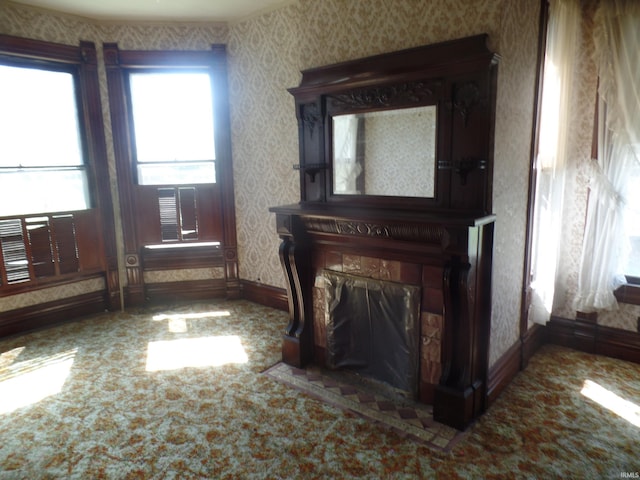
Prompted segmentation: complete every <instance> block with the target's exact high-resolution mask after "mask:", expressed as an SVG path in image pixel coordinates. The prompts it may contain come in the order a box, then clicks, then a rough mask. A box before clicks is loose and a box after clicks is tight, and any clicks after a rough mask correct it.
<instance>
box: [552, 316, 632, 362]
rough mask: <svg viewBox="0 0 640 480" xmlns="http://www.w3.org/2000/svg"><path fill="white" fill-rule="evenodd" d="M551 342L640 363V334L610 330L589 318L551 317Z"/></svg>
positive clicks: (616, 329)
mask: <svg viewBox="0 0 640 480" xmlns="http://www.w3.org/2000/svg"><path fill="white" fill-rule="evenodd" d="M546 328H547V335H548V341H549V343H553V344H556V345H562V346H565V347H569V348H573V349H575V350H579V351H582V352H587V353H595V354H598V355H605V356H607V357H613V358H619V359H622V360H627V361H630V362H635V363H640V333H638V332H633V331H631V330H622V329H620V328H613V327H606V326H603V325H598V324H597V323H595V322H592V321H587V320H585V319H576V320H570V319H567V318H561V317H551V320H550V321H549V323H548V324H547V327H546Z"/></svg>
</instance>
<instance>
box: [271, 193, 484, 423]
mask: <svg viewBox="0 0 640 480" xmlns="http://www.w3.org/2000/svg"><path fill="white" fill-rule="evenodd" d="M271 211H273V212H275V213H276V222H277V230H278V234H279V235H280V238H281V239H282V244H281V246H280V259H281V262H282V266H283V269H284V271H285V274H286V277H287V280H288V281H287V288H288V293H289V311H290V321H289V324H288V325H287V328H286V331H285V334H284V341H283V348H282V355H283V360H284V361H285V362H286V363H288V364H290V365H295V366H298V367H302V366H304V365H306V364H307V363H309V362H316V363H321V362H322V359H321V358H318V357H319V356H320V355H319V354H318V352H317V349H315V348H314V342H313V338H314V333H313V321H312V320H311V319H312V318H313V311H312V309H313V300H312V298H311V295H312V294H311V291H312V286H313V283H314V278H315V276H316V275H317V273H318V272H317V268H315V267H314V252H317V251H319V250H321V249H329V250H332V251H337V252H341V253H344V254H349V253H352V254H354V253H357V254H359V255H368V256H371V257H378V258H383V259H387V260H399V261H402V262H410V263H412V264H416V265H421V266H422V265H426V266H429V267H430V268H431V269H432V270H433V269H436V270H437V271H438V272H440V281H441V282H442V283H441V284H442V292H443V298H442V304H441V312H442V314H443V317H444V332H443V338H442V377H441V379H440V383H439V385H438V386H437V387H436V390H435V398H434V418H435V419H436V420H438V421H441V422H443V423H446V424H449V425H452V426H455V427H456V428H460V429H463V428H465V427H466V426H467V425H468V424H469V423H470V422H471V421H472V420H473V419H474V418H476V417H477V416H478V415H479V414H480V413H482V412H483V411H484V409H485V400H484V398H485V393H486V379H487V368H488V346H489V334H490V315H491V312H490V294H491V292H490V284H491V281H490V279H491V252H492V239H493V222H494V217H493V216H491V215H489V216H483V217H478V218H475V217H468V216H463V215H457V216H456V215H447V216H441V215H433V214H418V215H416V214H415V213H411V214H407V213H406V212H401V211H394V210H370V209H369V210H367V209H357V208H354V209H345V208H344V207H342V208H335V207H333V206H331V205H323V206H314V207H305V206H303V205H290V206H282V207H275V208H272V209H271ZM426 308H427V306H426V305H423V306H422V310H424V309H426ZM430 308H432V309H433V307H430ZM419 390H420V391H422V388H420V389H419Z"/></svg>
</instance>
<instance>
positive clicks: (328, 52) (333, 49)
mask: <svg viewBox="0 0 640 480" xmlns="http://www.w3.org/2000/svg"><path fill="white" fill-rule="evenodd" d="M538 6H539V2H538V1H537V0H526V1H523V0H502V1H495V0H484V1H478V0H433V1H417V0H323V1H321V2H318V1H314V0H300V2H299V3H298V4H294V5H290V6H288V7H285V8H283V9H280V10H277V11H274V12H271V13H269V14H268V15H265V16H262V17H259V18H256V19H251V20H249V21H246V22H240V23H238V24H235V25H233V26H231V36H230V52H231V57H232V60H231V61H232V68H231V77H232V78H231V87H232V88H231V90H232V92H231V93H232V99H231V101H232V130H233V132H234V133H233V135H234V137H233V148H234V172H235V188H236V199H237V212H238V222H239V223H238V234H239V243H240V261H241V266H240V268H241V270H240V273H241V277H242V278H247V279H250V280H255V281H262V282H264V283H267V284H269V285H275V286H278V287H284V278H283V275H282V273H281V271H280V267H279V260H278V257H277V251H278V250H277V249H278V245H279V241H278V240H277V238H276V235H275V220H274V216H273V215H272V214H269V213H268V212H267V208H268V207H269V206H273V205H279V204H284V203H292V202H296V201H297V200H298V198H299V197H298V195H299V193H298V188H299V187H298V181H299V180H298V176H297V174H296V172H294V171H293V169H292V165H294V164H296V163H298V151H297V137H296V135H297V129H296V120H295V112H294V108H293V106H294V103H293V99H292V98H291V97H290V96H288V94H286V91H285V89H286V88H288V87H294V86H297V85H298V83H299V78H300V76H299V73H298V71H299V70H301V69H305V68H310V67H314V66H320V65H325V64H329V63H335V62H340V61H345V60H351V59H354V58H360V57H364V56H367V55H374V54H378V53H384V52H390V51H394V50H398V49H403V48H409V47H414V46H419V45H425V44H429V43H434V42H439V41H445V40H451V39H455V38H460V37H464V36H468V35H475V34H479V33H488V34H489V36H490V45H491V48H493V49H494V50H496V51H497V52H499V53H500V54H501V55H502V62H501V64H500V67H499V80H498V83H499V84H498V119H497V125H496V145H495V162H496V173H495V185H494V207H495V211H496V213H497V215H498V222H497V224H496V239H495V251H496V255H495V266H494V288H493V304H494V305H493V319H492V322H493V325H492V336H491V362H492V363H493V362H494V361H495V360H496V359H497V358H499V357H500V355H501V354H502V353H504V352H505V351H506V350H507V349H508V348H509V347H510V346H511V345H513V344H514V343H515V342H516V340H517V339H518V337H519V330H518V328H519V327H518V325H519V318H520V290H521V281H522V265H523V251H524V235H525V221H526V203H527V199H526V192H527V181H528V180H527V178H528V162H529V160H528V158H529V144H530V137H531V118H532V112H533V91H534V80H535V60H536V45H537V25H538Z"/></svg>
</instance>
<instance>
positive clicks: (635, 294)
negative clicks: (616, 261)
mask: <svg viewBox="0 0 640 480" xmlns="http://www.w3.org/2000/svg"><path fill="white" fill-rule="evenodd" d="M613 294H614V295H615V296H616V299H617V300H618V301H619V302H620V303H629V304H631V305H640V285H633V284H630V283H627V284H625V285H621V286H620V287H618V288H617V289H616V291H615V292H613Z"/></svg>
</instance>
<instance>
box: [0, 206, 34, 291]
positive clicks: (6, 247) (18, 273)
mask: <svg viewBox="0 0 640 480" xmlns="http://www.w3.org/2000/svg"><path fill="white" fill-rule="evenodd" d="M24 237H25V233H24V230H23V227H22V220H21V219H19V218H15V219H9V220H0V245H1V247H2V248H1V250H2V262H3V265H4V271H5V275H4V277H5V278H3V279H2V281H3V283H4V282H6V283H7V284H12V283H20V282H26V281H29V280H30V278H31V276H30V272H29V259H28V257H27V249H26V246H25V241H24V239H25V238H24Z"/></svg>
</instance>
